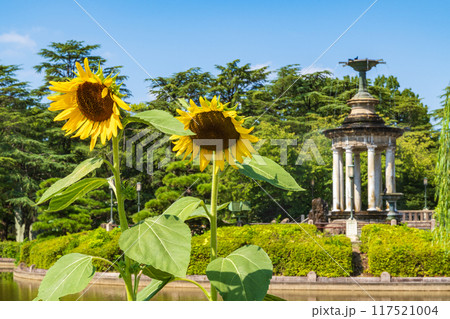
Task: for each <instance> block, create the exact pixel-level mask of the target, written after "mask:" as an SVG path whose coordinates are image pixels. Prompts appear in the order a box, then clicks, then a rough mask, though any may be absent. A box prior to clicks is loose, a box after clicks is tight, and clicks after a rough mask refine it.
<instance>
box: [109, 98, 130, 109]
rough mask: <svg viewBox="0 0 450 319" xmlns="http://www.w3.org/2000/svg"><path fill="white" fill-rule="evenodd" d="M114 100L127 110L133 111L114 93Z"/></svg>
mask: <svg viewBox="0 0 450 319" xmlns="http://www.w3.org/2000/svg"><path fill="white" fill-rule="evenodd" d="M113 99H114V101H115V102H116V103H117V105H119V106H120V107H121V108H122V109H124V110H125V111H131V108H130V107H129V106H128V105H127V104H126V103H125V102H124V101H122V99H121V98H120V97H118V96H116V95H113Z"/></svg>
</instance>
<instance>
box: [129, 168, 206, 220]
mask: <svg viewBox="0 0 450 319" xmlns="http://www.w3.org/2000/svg"><path fill="white" fill-rule="evenodd" d="M209 180H210V174H207V173H201V172H200V170H199V167H198V165H192V164H189V163H188V161H175V162H171V163H169V164H168V165H167V166H166V167H165V174H164V177H163V178H162V180H161V182H162V185H161V186H160V187H159V188H158V189H157V190H156V191H155V195H154V196H155V198H153V199H150V200H149V201H147V202H146V203H145V208H144V209H143V210H141V211H140V212H138V213H135V214H134V215H133V216H132V218H133V221H134V222H135V223H138V222H139V221H141V220H144V219H145V218H147V217H152V216H158V215H160V214H161V213H162V212H163V211H164V210H166V209H167V208H168V207H169V206H170V205H171V204H172V203H173V202H175V201H176V200H177V199H178V198H180V197H182V196H184V195H185V196H193V197H200V198H201V197H203V198H204V200H205V201H206V199H207V198H208V197H209V196H210V190H211V185H210V184H208V182H209Z"/></svg>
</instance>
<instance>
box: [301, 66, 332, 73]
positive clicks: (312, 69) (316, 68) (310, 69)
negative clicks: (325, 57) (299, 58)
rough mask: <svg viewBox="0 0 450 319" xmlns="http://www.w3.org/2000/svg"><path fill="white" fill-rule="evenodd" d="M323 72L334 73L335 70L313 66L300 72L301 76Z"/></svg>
mask: <svg viewBox="0 0 450 319" xmlns="http://www.w3.org/2000/svg"><path fill="white" fill-rule="evenodd" d="M321 71H330V72H332V73H333V69H330V68H322V67H319V66H314V65H313V66H311V67H306V68H304V69H302V70H301V71H300V73H301V74H311V73H316V72H321Z"/></svg>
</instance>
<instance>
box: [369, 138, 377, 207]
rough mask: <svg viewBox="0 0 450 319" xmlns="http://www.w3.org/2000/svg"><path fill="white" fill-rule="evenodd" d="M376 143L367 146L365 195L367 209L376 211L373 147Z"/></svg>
mask: <svg viewBox="0 0 450 319" xmlns="http://www.w3.org/2000/svg"><path fill="white" fill-rule="evenodd" d="M376 147H377V146H376V145H368V146H367V195H368V199H367V202H368V207H367V210H368V211H376V210H377V208H376V198H375V190H376V188H375V187H376V186H375V148H376Z"/></svg>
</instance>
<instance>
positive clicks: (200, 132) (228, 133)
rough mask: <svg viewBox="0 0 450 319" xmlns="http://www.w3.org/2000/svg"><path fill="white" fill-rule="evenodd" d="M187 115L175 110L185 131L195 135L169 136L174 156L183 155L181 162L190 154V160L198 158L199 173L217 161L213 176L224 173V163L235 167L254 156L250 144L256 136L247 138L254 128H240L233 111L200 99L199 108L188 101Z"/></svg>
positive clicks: (237, 118)
mask: <svg viewBox="0 0 450 319" xmlns="http://www.w3.org/2000/svg"><path fill="white" fill-rule="evenodd" d="M190 105H191V107H189V109H188V112H185V111H182V110H177V112H178V114H180V116H179V117H177V119H178V120H179V121H180V122H181V123H183V124H184V128H185V129H189V130H191V131H192V132H193V133H195V135H190V136H180V135H172V136H171V137H170V139H171V140H174V141H173V143H174V144H175V147H174V148H173V150H174V151H177V154H176V155H177V156H179V155H181V154H182V153H185V154H184V158H183V159H185V158H186V156H188V155H189V154H191V153H192V154H193V155H192V158H191V160H193V159H194V158H196V157H197V155H199V154H200V170H201V171H203V170H204V169H205V167H206V166H207V165H208V164H209V162H210V160H211V159H212V155H213V152H215V155H214V160H215V161H216V172H215V173H217V171H218V169H220V170H223V169H224V166H225V159H226V160H227V161H228V163H230V165H232V166H233V167H235V165H234V164H235V160H237V161H238V162H240V163H242V162H243V161H244V157H251V156H252V153H254V152H255V150H254V149H253V146H252V144H251V143H255V142H257V141H258V138H257V137H256V136H253V135H250V134H249V133H250V132H251V131H253V127H252V128H249V129H246V128H244V127H242V124H243V123H244V121H245V119H241V118H240V117H239V116H238V114H237V112H236V107H235V108H233V109H229V108H227V105H228V103H227V104H222V103H221V102H220V100H219V99H217V98H216V97H214V98H213V99H212V100H211V101H208V100H205V99H203V98H202V97H200V107H198V106H197V105H196V104H195V103H194V101H192V100H190Z"/></svg>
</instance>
